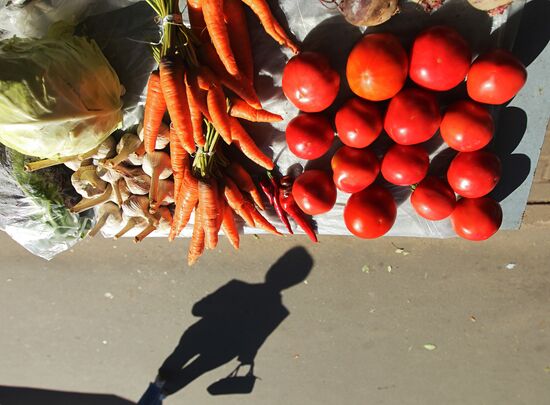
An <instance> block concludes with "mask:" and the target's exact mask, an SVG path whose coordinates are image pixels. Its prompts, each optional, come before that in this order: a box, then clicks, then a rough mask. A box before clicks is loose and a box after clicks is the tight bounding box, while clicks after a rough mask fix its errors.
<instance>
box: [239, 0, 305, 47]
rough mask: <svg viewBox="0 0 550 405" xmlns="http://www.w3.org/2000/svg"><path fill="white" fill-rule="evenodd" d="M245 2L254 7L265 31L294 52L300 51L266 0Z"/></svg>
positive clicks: (253, 9)
mask: <svg viewBox="0 0 550 405" xmlns="http://www.w3.org/2000/svg"><path fill="white" fill-rule="evenodd" d="M242 1H243V3H244V4H246V5H247V6H248V7H250V8H251V9H252V11H253V12H254V14H256V15H257V16H258V18H259V19H260V23H261V24H262V25H263V27H264V29H265V32H267V33H268V34H269V35H270V36H271V37H272V38H273V39H274V40H275V41H277V42H278V43H279V44H280V45H285V46H286V47H287V48H289V49H290V50H291V51H292V52H293V53H298V47H297V46H296V45H295V44H294V43H293V42H292V40H291V39H290V38H289V37H288V36H287V35H286V33H285V31H284V30H283V28H282V27H281V26H280V25H279V23H278V22H277V20H276V19H275V17H274V16H273V14H272V13H271V10H270V9H269V5H268V4H267V2H266V1H265V0H242Z"/></svg>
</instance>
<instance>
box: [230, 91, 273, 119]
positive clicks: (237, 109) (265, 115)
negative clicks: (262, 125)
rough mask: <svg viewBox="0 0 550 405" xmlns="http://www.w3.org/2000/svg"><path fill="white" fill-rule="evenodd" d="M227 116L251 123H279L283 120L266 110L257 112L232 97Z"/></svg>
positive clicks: (242, 101) (240, 100)
mask: <svg viewBox="0 0 550 405" xmlns="http://www.w3.org/2000/svg"><path fill="white" fill-rule="evenodd" d="M230 104H231V108H230V110H229V114H230V115H231V116H232V117H235V118H242V119H245V120H247V121H251V122H279V121H282V120H283V117H281V116H280V115H279V114H274V113H272V112H269V111H267V110H263V109H261V110H257V109H255V108H254V107H252V106H250V105H249V104H248V103H246V102H245V101H244V100H242V99H240V98H237V97H234V98H232V99H231V102H230Z"/></svg>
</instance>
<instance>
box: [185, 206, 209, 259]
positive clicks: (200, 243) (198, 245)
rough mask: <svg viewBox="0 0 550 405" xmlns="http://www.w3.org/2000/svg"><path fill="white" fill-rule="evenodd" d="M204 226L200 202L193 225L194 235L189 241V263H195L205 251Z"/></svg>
mask: <svg viewBox="0 0 550 405" xmlns="http://www.w3.org/2000/svg"><path fill="white" fill-rule="evenodd" d="M204 237H205V233H204V227H203V223H202V218H201V209H200V204H199V206H198V207H197V209H196V210H195V223H194V225H193V235H192V236H191V242H189V251H188V253H187V264H188V265H189V266H192V265H194V264H195V263H196V262H197V260H199V257H201V255H202V253H203V252H204Z"/></svg>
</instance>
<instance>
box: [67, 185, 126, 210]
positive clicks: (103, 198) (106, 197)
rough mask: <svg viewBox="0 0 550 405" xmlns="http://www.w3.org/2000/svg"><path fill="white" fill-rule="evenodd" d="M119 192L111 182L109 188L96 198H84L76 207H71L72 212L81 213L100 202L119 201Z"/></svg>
mask: <svg viewBox="0 0 550 405" xmlns="http://www.w3.org/2000/svg"><path fill="white" fill-rule="evenodd" d="M116 194H117V193H116V192H115V190H114V189H113V186H112V185H111V184H110V183H107V188H106V189H105V191H104V192H103V194H101V195H99V196H98V197H95V198H83V199H82V200H80V201H79V202H78V204H76V205H75V206H74V207H72V208H71V210H70V211H71V212H73V213H76V214H78V213H80V212H83V211H86V210H89V209H90V208H93V207H95V206H97V205H99V204H103V203H105V202H107V201H115V202H116V201H117V195H116Z"/></svg>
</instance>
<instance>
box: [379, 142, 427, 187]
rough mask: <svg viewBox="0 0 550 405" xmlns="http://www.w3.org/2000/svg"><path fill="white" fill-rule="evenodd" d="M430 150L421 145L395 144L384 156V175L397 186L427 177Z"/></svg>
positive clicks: (413, 182) (414, 182)
mask: <svg viewBox="0 0 550 405" xmlns="http://www.w3.org/2000/svg"><path fill="white" fill-rule="evenodd" d="M429 167H430V158H429V156H428V152H426V150H425V149H424V148H423V147H422V146H419V145H393V146H392V147H391V148H389V149H388V151H387V152H386V154H385V155H384V157H383V158H382V166H381V171H382V176H384V178H385V179H386V180H387V181H389V182H390V183H392V184H395V185H397V186H410V185H411V184H416V183H418V182H419V181H421V180H422V179H423V178H424V177H426V173H428V168H429Z"/></svg>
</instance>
